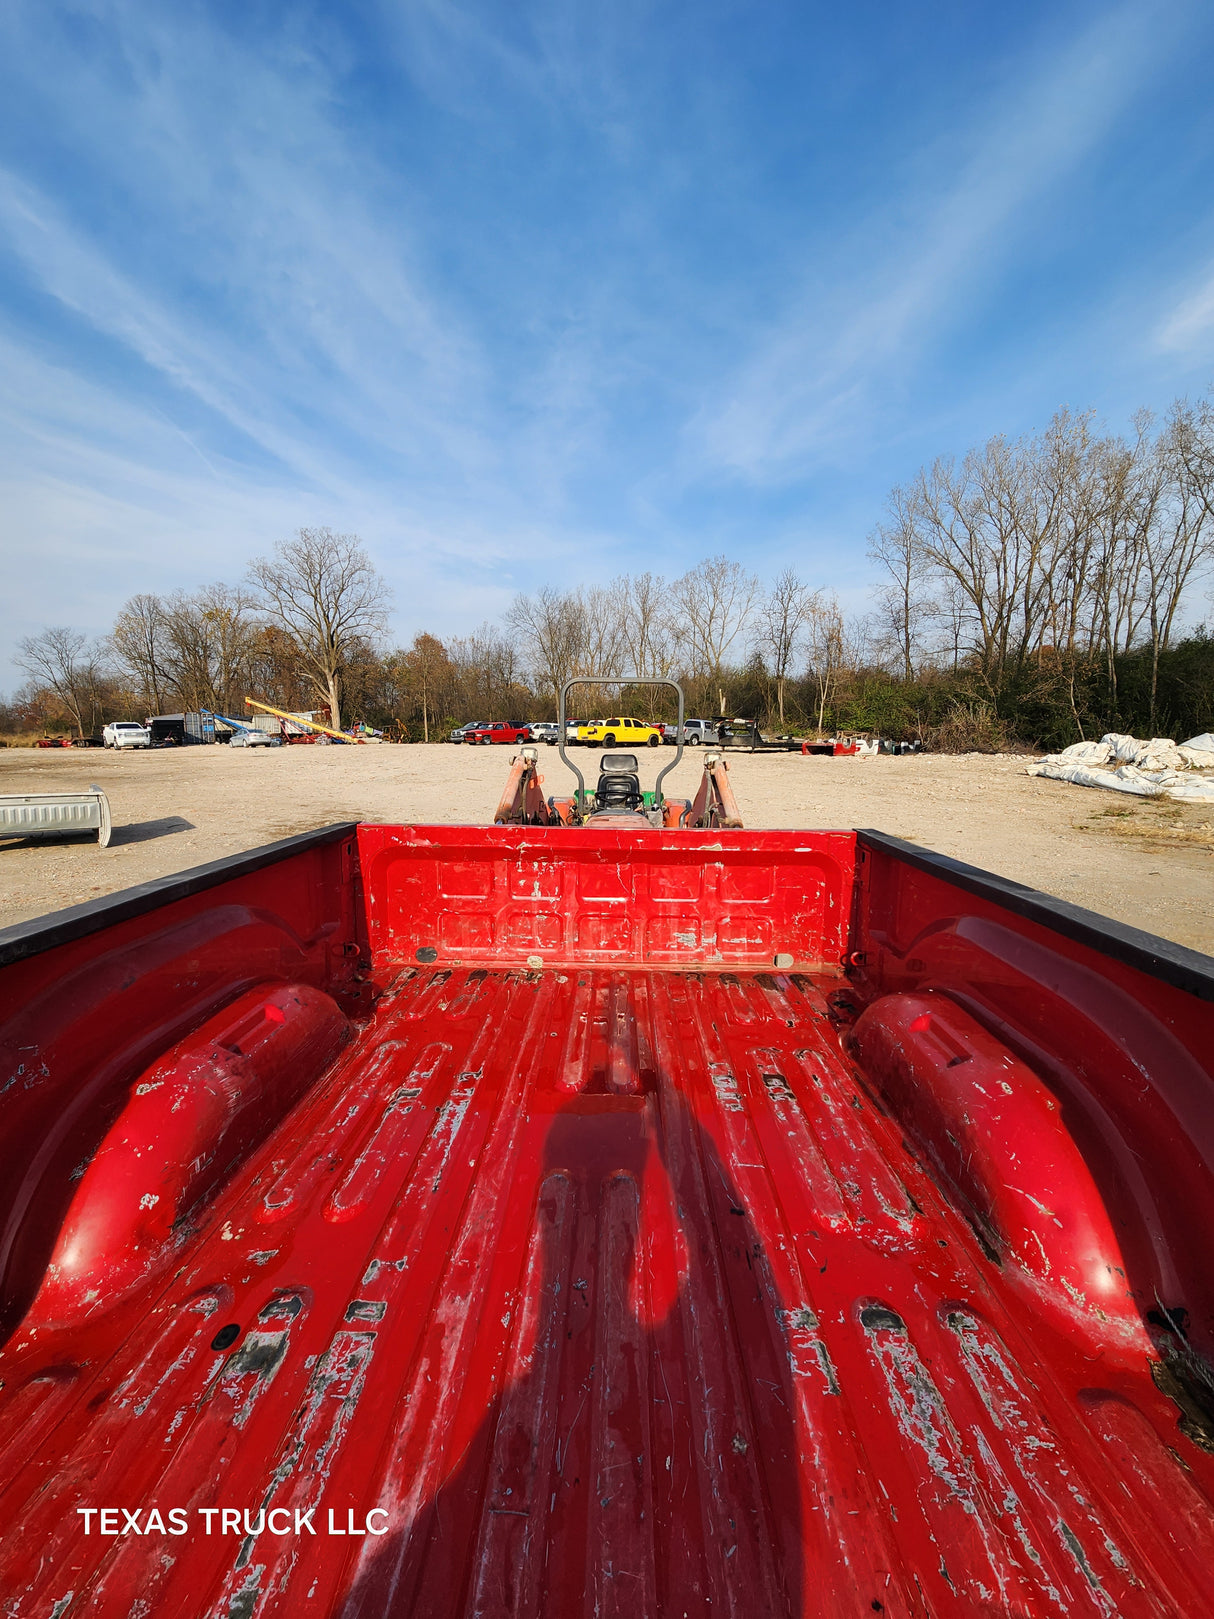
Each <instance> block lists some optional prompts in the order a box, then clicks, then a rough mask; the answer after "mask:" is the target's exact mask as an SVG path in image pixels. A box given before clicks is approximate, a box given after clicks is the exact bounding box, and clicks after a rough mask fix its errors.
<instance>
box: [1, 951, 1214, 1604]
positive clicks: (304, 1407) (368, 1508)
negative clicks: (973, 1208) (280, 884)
mask: <svg viewBox="0 0 1214 1619" xmlns="http://www.w3.org/2000/svg"><path fill="white" fill-rule="evenodd" d="M832 987H835V986H833V985H831V984H827V983H824V984H823V985H822V990H829V989H831V988H832ZM180 1264H181V1269H180V1270H179V1272H178V1274H177V1275H176V1276H175V1277H174V1278H173V1280H172V1281H171V1282H170V1283H168V1284H167V1285H165V1286H162V1287H161V1289H160V1291H159V1293H158V1296H157V1298H156V1301H155V1304H154V1307H152V1308H150V1309H149V1310H148V1311H147V1313H146V1315H145V1316H144V1317H143V1319H142V1320H141V1321H139V1322H138V1323H137V1324H135V1325H134V1326H133V1327H132V1328H130V1329H129V1330H126V1329H124V1335H123V1337H122V1338H121V1339H120V1340H119V1341H118V1342H117V1343H115V1344H111V1345H110V1346H109V1353H108V1355H107V1354H102V1355H100V1356H99V1357H98V1358H97V1360H96V1362H95V1363H94V1364H91V1365H88V1366H83V1367H82V1366H81V1365H80V1364H79V1359H78V1358H74V1355H77V1354H78V1351H76V1350H74V1349H73V1345H72V1344H71V1343H70V1342H65V1343H64V1344H62V1345H61V1346H60V1347H59V1349H58V1350H57V1352H56V1356H55V1360H54V1363H53V1364H44V1365H41V1366H39V1367H38V1368H36V1375H34V1376H33V1377H32V1378H28V1375H27V1378H26V1379H23V1380H22V1381H21V1382H20V1386H18V1387H10V1389H9V1390H8V1391H6V1398H7V1401H8V1404H7V1406H6V1408H5V1409H4V1410H3V1412H0V1422H2V1423H3V1429H2V1438H3V1442H4V1444H5V1446H6V1449H5V1451H4V1455H3V1459H2V1461H0V1477H2V1478H4V1479H5V1480H7V1481H8V1487H7V1489H6V1490H5V1492H4V1493H3V1495H2V1496H0V1521H2V1522H3V1524H4V1526H5V1528H6V1530H7V1531H8V1538H7V1543H6V1551H5V1563H4V1565H2V1566H0V1589H2V1590H3V1591H4V1593H5V1606H4V1608H3V1612H5V1613H6V1614H21V1615H27V1614H28V1615H34V1614H38V1615H51V1614H53V1615H56V1616H61V1615H64V1614H71V1615H75V1614H77V1613H89V1614H94V1613H105V1614H114V1615H118V1614H121V1615H123V1616H126V1615H130V1614H152V1615H156V1616H157V1619H161V1616H169V1615H176V1614H190V1615H194V1614H215V1615H229V1614H235V1615H243V1616H250V1615H254V1614H263V1613H281V1614H288V1613H289V1614H292V1615H294V1614H308V1613H315V1614H329V1613H342V1614H351V1615H353V1614H358V1615H377V1616H378V1615H388V1614H391V1615H399V1616H402V1619H403V1616H414V1615H434V1616H438V1615H444V1616H447V1615H451V1616H454V1615H461V1616H471V1615H505V1614H510V1615H520V1616H525V1615H548V1616H553V1619H558V1616H559V1619H570V1616H574V1615H586V1616H591V1615H614V1614H619V1615H627V1616H628V1619H640V1616H643V1615H645V1616H647V1615H654V1616H658V1615H660V1616H662V1619H676V1616H679V1615H688V1616H699V1615H716V1614H734V1615H738V1616H742V1615H746V1616H757V1615H767V1614H781V1615H801V1614H814V1615H817V1614H840V1615H841V1614H847V1615H868V1614H874V1613H884V1614H887V1615H906V1614H915V1615H928V1614H931V1615H946V1614H947V1615H958V1616H961V1615H964V1616H966V1619H970V1616H974V1615H984V1614H989V1615H1004V1614H1016V1615H1029V1614H1046V1613H1050V1614H1052V1613H1070V1614H1108V1615H1116V1614H1122V1613H1135V1614H1138V1613H1143V1614H1152V1613H1153V1614H1159V1615H1161V1616H1162V1615H1175V1614H1177V1613H1183V1614H1194V1615H1196V1614H1200V1613H1208V1612H1214V1577H1212V1575H1211V1571H1210V1569H1211V1561H1210V1559H1209V1558H1208V1557H1205V1558H1203V1559H1195V1558H1194V1557H1193V1556H1192V1553H1191V1548H1192V1547H1193V1546H1194V1545H1204V1546H1205V1547H1206V1548H1207V1549H1208V1548H1209V1547H1210V1546H1211V1545H1214V1535H1212V1533H1211V1530H1212V1527H1214V1519H1212V1516H1211V1511H1210V1507H1209V1504H1208V1502H1207V1500H1206V1498H1205V1497H1204V1495H1202V1494H1201V1493H1200V1491H1199V1488H1198V1485H1197V1483H1196V1481H1195V1475H1193V1474H1190V1473H1189V1472H1187V1471H1186V1469H1185V1468H1184V1466H1183V1465H1182V1464H1181V1463H1180V1462H1179V1461H1178V1460H1177V1459H1176V1455H1175V1450H1174V1446H1175V1445H1176V1444H1177V1443H1179V1442H1180V1441H1178V1440H1177V1439H1176V1438H1175V1436H1174V1417H1175V1411H1174V1408H1172V1407H1170V1406H1168V1405H1167V1403H1166V1402H1164V1401H1163V1400H1162V1397H1161V1396H1159V1395H1158V1394H1157V1393H1156V1391H1155V1390H1154V1388H1153V1387H1152V1385H1151V1383H1150V1380H1149V1377H1148V1376H1147V1374H1146V1370H1145V1367H1144V1368H1143V1371H1142V1374H1141V1377H1139V1378H1137V1379H1132V1378H1131V1379H1129V1380H1128V1381H1127V1377H1126V1375H1124V1374H1123V1375H1121V1376H1120V1378H1119V1380H1116V1381H1114V1380H1104V1379H1102V1373H1101V1368H1100V1366H1099V1365H1098V1364H1093V1363H1092V1362H1091V1361H1085V1360H1084V1359H1083V1356H1082V1354H1081V1352H1080V1351H1079V1350H1078V1349H1077V1350H1076V1351H1075V1355H1074V1368H1073V1375H1069V1376H1060V1375H1059V1370H1058V1368H1059V1366H1060V1365H1065V1364H1066V1360H1065V1353H1060V1351H1059V1349H1058V1347H1057V1344H1056V1343H1055V1345H1054V1346H1053V1349H1052V1351H1051V1354H1050V1357H1049V1365H1050V1369H1049V1371H1048V1373H1047V1372H1046V1371H1045V1370H1044V1369H1043V1368H1044V1365H1045V1360H1044V1358H1043V1357H1042V1356H1041V1355H1040V1354H1039V1347H1040V1346H1037V1347H1035V1346H1034V1343H1033V1341H1032V1339H1031V1337H1030V1336H1029V1335H1027V1334H1026V1332H1025V1331H1024V1330H1023V1329H1024V1327H1025V1325H1026V1323H1024V1322H1023V1321H1022V1320H1020V1319H1019V1316H1020V1314H1021V1313H1022V1312H1023V1308H1024V1307H1023V1306H1022V1305H1020V1304H1019V1303H1018V1302H1017V1299H1016V1295H1014V1294H1013V1293H1012V1291H1011V1290H1010V1289H1009V1288H1008V1286H1007V1284H1006V1281H1005V1278H1004V1277H1003V1275H1002V1273H1001V1270H1000V1268H999V1266H998V1265H997V1264H996V1263H994V1262H993V1261H992V1259H990V1258H989V1257H987V1256H986V1255H985V1254H984V1251H983V1248H982V1247H981V1245H980V1244H979V1242H978V1241H977V1239H976V1238H975V1236H974V1235H973V1233H972V1232H971V1230H970V1228H969V1226H968V1225H967V1224H966V1223H965V1221H964V1220H963V1219H961V1218H960V1217H959V1216H958V1215H957V1214H956V1213H955V1212H954V1211H953V1210H952V1209H950V1208H949V1207H948V1206H947V1205H946V1204H945V1203H944V1202H943V1201H942V1198H941V1195H940V1193H939V1191H938V1190H937V1189H936V1187H935V1185H934V1183H933V1182H932V1181H931V1179H930V1178H929V1177H928V1176H927V1175H926V1174H925V1172H924V1170H923V1169H922V1168H921V1166H920V1165H919V1163H918V1162H917V1160H916V1159H915V1157H914V1156H913V1155H912V1153H911V1152H910V1150H909V1149H908V1147H907V1145H906V1144H905V1143H904V1141H903V1139H902V1135H901V1132H900V1131H899V1129H898V1128H897V1126H896V1125H895V1124H894V1123H893V1122H892V1121H891V1120H890V1119H888V1118H886V1117H885V1116H883V1114H882V1113H881V1111H880V1110H879V1109H878V1108H877V1107H875V1106H874V1103H873V1101H872V1100H871V1098H870V1097H869V1096H868V1095H867V1093H866V1092H865V1090H864V1088H863V1086H862V1085H861V1084H860V1083H858V1081H857V1078H856V1076H855V1075H854V1073H853V1071H852V1070H851V1068H850V1066H849V1064H848V1063H847V1062H846V1060H845V1059H844V1058H843V1057H842V1056H841V1054H840V1048H839V1043H838V1036H837V1033H836V1030H835V1027H834V1025H833V1024H832V1022H831V1019H830V1017H829V1016H828V1008H827V1004H826V1001H825V1000H824V998H823V994H822V993H821V992H820V990H819V989H818V988H815V987H814V985H813V984H811V983H810V982H809V981H808V980H797V981H795V982H794V981H792V980H790V979H788V978H786V977H783V976H777V977H772V976H768V975H747V974H738V975H730V974H722V975H715V976H708V975H704V976H700V975H695V974H688V975H679V974H671V973H650V972H624V971H618V972H607V971H583V972H569V973H555V972H539V973H535V974H530V975H527V974H523V973H515V972H503V973H494V972H489V973H485V972H467V971H463V972H451V973H448V972H434V971H432V970H429V969H424V970H422V971H414V970H410V971H407V972H405V973H404V974H403V975H402V976H401V978H400V979H399V980H398V981H397V983H396V985H395V986H394V987H393V989H392V990H391V991H390V992H389V993H388V994H387V995H386V996H385V997H384V998H383V1000H382V1001H381V1003H380V1006H379V1009H378V1012H377V1014H376V1018H375V1020H374V1022H373V1024H372V1025H371V1026H370V1027H368V1028H367V1029H365V1030H364V1031H362V1032H361V1033H360V1035H359V1036H358V1039H357V1040H356V1042H355V1043H354V1044H353V1045H352V1046H351V1047H350V1048H348V1050H347V1051H346V1053H345V1054H344V1055H343V1057H342V1058H341V1060H340V1061H339V1062H338V1064H337V1065H336V1066H335V1067H334V1068H333V1069H332V1070H331V1071H330V1073H329V1074H328V1075H327V1076H326V1078H325V1079H324V1080H323V1081H322V1082H321V1083H320V1084H319V1085H318V1086H317V1087H316V1088H314V1090H313V1091H312V1093H311V1094H310V1095H309V1097H308V1098H307V1099H306V1100H305V1101H304V1103H303V1104H301V1106H300V1107H298V1108H297V1109H296V1110H295V1112H294V1113H293V1114H292V1115H291V1116H290V1117H289V1118H288V1119H287V1120H286V1122H285V1123H284V1124H283V1125H282V1126H281V1127H280V1128H279V1129H278V1131H277V1132H276V1133H275V1135H274V1136H273V1137H271V1139H270V1140H269V1141H268V1142H267V1143H266V1144H265V1146H264V1147H263V1148H262V1149H261V1150H260V1151H259V1152H258V1153H257V1154H256V1155H255V1156H254V1157H253V1158H251V1159H250V1161H249V1162H248V1164H247V1165H246V1166H245V1167H244V1168H243V1170H242V1171H241V1172H240V1174H239V1175H238V1176H237V1177H236V1178H235V1179H234V1180H232V1181H231V1182H230V1183H229V1184H228V1186H227V1187H226V1189H225V1190H224V1191H223V1193H222V1194H221V1195H220V1197H219V1198H218V1200H217V1201H216V1203H215V1205H214V1207H213V1209H212V1211H211V1213H210V1215H209V1216H208V1218H207V1220H206V1222H205V1225H204V1227H203V1228H202V1230H201V1231H200V1232H199V1234H198V1235H197V1236H196V1237H195V1238H194V1239H193V1240H192V1242H191V1243H190V1244H189V1245H188V1246H186V1247H185V1248H184V1249H183V1251H182V1254H181V1257H180ZM226 1326H231V1327H234V1328H237V1329H239V1336H237V1335H236V1334H235V1333H231V1334H229V1338H231V1339H234V1340H235V1341H234V1343H233V1344H232V1345H231V1347H226V1346H225V1342H224V1334H223V1330H222V1329H223V1328H224V1327H226ZM215 1343H218V1344H220V1346H221V1347H220V1348H218V1349H214V1348H212V1345H213V1344H215ZM1169 1423H1170V1424H1171V1428H1170V1430H1167V1431H1161V1430H1164V1429H1165V1428H1166V1425H1167V1424H1169ZM119 1480H120V1481H121V1483H119V1482H118V1481H119ZM108 1481H113V1483H112V1484H110V1483H109V1482H108ZM84 1503H88V1504H90V1505H101V1504H108V1505H109V1506H110V1507H112V1508H114V1509H118V1510H119V1511H120V1509H123V1508H126V1509H128V1511H133V1512H135V1513H136V1514H137V1522H138V1524H139V1526H140V1528H141V1530H143V1531H145V1532H140V1533H136V1532H134V1530H131V1529H128V1532H127V1533H126V1534H125V1535H123V1534H119V1535H115V1536H108V1537H107V1536H103V1535H102V1534H101V1533H99V1529H100V1527H101V1525H100V1520H99V1519H97V1518H94V1519H93V1520H91V1525H90V1532H89V1534H87V1535H86V1534H85V1533H84V1530H83V1520H82V1518H81V1517H80V1516H79V1515H78V1514H77V1510H76V1509H77V1507H78V1506H80V1505H81V1504H84ZM212 1508H218V1509H220V1512H222V1509H224V1508H227V1509H229V1511H231V1510H233V1509H234V1510H236V1511H238V1512H242V1513H243V1512H246V1511H247V1513H248V1518H247V1519H243V1518H242V1519H241V1521H240V1523H239V1524H238V1525H237V1526H232V1525H231V1520H229V1524H228V1529H229V1532H227V1533H225V1532H224V1522H223V1519H222V1517H221V1516H220V1515H219V1514H218V1513H217V1514H214V1515H213V1516H212V1517H211V1519H210V1531H211V1532H210V1533H206V1532H204V1527H203V1526H204V1524H205V1523H206V1522H207V1520H206V1518H205V1517H204V1516H203V1515H202V1514H203V1512H204V1511H205V1510H206V1509H212ZM152 1509H157V1510H158V1512H159V1513H160V1515H161V1517H162V1518H163V1519H164V1520H165V1521H166V1524H167V1522H168V1515H169V1513H170V1511H171V1510H172V1509H178V1510H179V1511H180V1512H182V1513H184V1514H185V1515H186V1517H185V1521H186V1522H187V1524H188V1529H187V1532H186V1533H185V1534H183V1535H174V1534H172V1533H169V1532H166V1533H164V1534H161V1533H160V1532H159V1531H158V1530H157V1529H156V1528H155V1527H154V1525H153V1526H152V1528H151V1532H150V1533H149V1532H146V1529H147V1525H148V1521H149V1520H148V1515H149V1514H150V1513H151V1511H152ZM275 1509H285V1512H282V1511H281V1510H280V1514H279V1516H277V1517H276V1518H273V1519H272V1520H271V1521H272V1522H273V1523H275V1524H277V1525H282V1524H283V1523H284V1522H286V1523H288V1524H289V1525H290V1531H289V1532H287V1533H282V1534H276V1533H272V1532H271V1530H270V1527H269V1526H268V1525H267V1527H266V1529H265V1530H264V1532H262V1533H261V1534H256V1535H255V1534H250V1533H246V1531H247V1530H249V1529H252V1530H255V1529H257V1527H258V1524H259V1521H260V1520H259V1518H258V1514H259V1513H261V1512H265V1513H267V1514H270V1513H273V1512H274V1510H275ZM373 1509H380V1514H381V1515H380V1516H376V1517H373V1518H372V1519H371V1520H370V1521H371V1525H372V1528H373V1529H386V1532H385V1533H382V1534H374V1533H372V1534H363V1535H361V1536H359V1535H357V1534H353V1533H352V1531H354V1530H357V1529H360V1528H365V1527H366V1525H367V1522H368V1518H367V1515H368V1513H369V1512H372V1511H373ZM118 1522H119V1525H120V1526H121V1525H122V1519H121V1516H119V1519H118ZM340 1531H345V1533H340Z"/></svg>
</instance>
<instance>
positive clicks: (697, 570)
mask: <svg viewBox="0 0 1214 1619" xmlns="http://www.w3.org/2000/svg"><path fill="white" fill-rule="evenodd" d="M759 589H760V586H759V581H758V580H757V579H756V578H755V576H754V574H752V573H747V572H746V570H745V568H743V566H742V564H741V563H740V562H731V561H730V560H729V558H728V557H724V556H717V557H709V558H708V559H707V560H706V561H704V562H701V563H699V564H698V565H697V566H696V567H694V568H692V569H691V570H690V571H689V572H687V573H685V574H684V575H683V577H682V578H681V579H676V580H675V582H674V584H673V585H672V586H671V587H670V594H671V601H672V605H673V609H674V613H673V615H672V616H673V619H674V623H675V626H676V634H677V635H678V637H679V641H680V643H681V646H682V650H683V652H684V655H685V657H686V659H687V666H688V668H687V672H688V673H689V674H691V675H693V676H697V675H699V676H706V677H708V678H709V679H711V680H712V681H713V682H714V684H715V686H716V689H717V698H718V702H719V704H720V707H719V712H720V713H721V714H722V715H723V714H724V713H725V682H724V674H725V660H726V657H727V656H728V654H729V652H730V650H731V648H733V647H734V646H735V645H736V643H737V642H738V640H739V639H740V637H741V636H742V634H743V632H744V631H745V629H746V628H747V626H748V625H749V623H750V619H751V615H752V613H753V611H754V607H755V602H756V600H757V598H758V595H759Z"/></svg>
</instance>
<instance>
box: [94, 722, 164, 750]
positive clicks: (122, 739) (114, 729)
mask: <svg viewBox="0 0 1214 1619" xmlns="http://www.w3.org/2000/svg"><path fill="white" fill-rule="evenodd" d="M101 739H102V741H103V742H104V743H105V745H106V747H107V748H150V747H151V745H152V733H151V732H150V731H149V730H148V728H147V726H146V725H140V724H138V723H137V722H136V721H135V720H111V721H110V723H109V724H108V725H107V726H106V728H105V730H104V731H102V733H101Z"/></svg>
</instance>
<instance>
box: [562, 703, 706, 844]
mask: <svg viewBox="0 0 1214 1619" xmlns="http://www.w3.org/2000/svg"><path fill="white" fill-rule="evenodd" d="M574 686H672V687H673V688H674V690H675V691H676V692H677V693H678V697H679V729H678V731H677V732H676V736H677V738H678V746H677V747H676V748H675V753H674V758H673V759H672V760H671V761H670V763H669V764H668V765H667V766H666V768H665V769H664V770H659V771H658V779H657V781H655V782H654V784H653V796H654V801H655V803H658V804H660V803H661V802H662V782H663V780H664V779H665V778H666V777H667V776H668V775H669V774H670V772H671V771H672V770H673V769H674V767H675V765H677V764H678V762H679V760H680V759H681V758H682V757H683V688H682V686H680V685H679V683H678V681H677V680H647V679H645V678H644V677H643V676H641V675H623V676H618V677H617V676H607V677H602V676H599V675H575V676H574V678H573V679H572V680H567V681H566V682H565V684H564V685H563V686H562V687H561V700H560V703H559V704H558V707H557V716H556V745H557V747H558V748H559V749H560V750H561V758H562V759H563V760H564V761H565V763H566V764H567V765H568V766H569V768H570V770H572V771H573V773H574V775H575V776H576V777H577V785H578V800H577V802H578V810H579V812H580V811H581V808H582V806H583V804H584V802H585V798H586V779H585V777H584V776H583V775H582V772H581V771H580V770H579V769H578V767H577V766H576V765H575V764H574V762H573V760H572V759H571V758H570V757H569V755H568V754H567V753H566V752H565V698H566V696H567V695H568V693H569V692H570V690H571V689H572V688H573V687H574Z"/></svg>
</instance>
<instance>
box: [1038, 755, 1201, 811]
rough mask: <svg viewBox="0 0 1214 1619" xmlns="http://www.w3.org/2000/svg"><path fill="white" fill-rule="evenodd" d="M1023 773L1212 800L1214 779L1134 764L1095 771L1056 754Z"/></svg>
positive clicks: (1127, 790) (1154, 794)
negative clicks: (1148, 769)
mask: <svg viewBox="0 0 1214 1619" xmlns="http://www.w3.org/2000/svg"><path fill="white" fill-rule="evenodd" d="M1025 775H1026V776H1045V777H1047V778H1048V779H1049V780H1050V781H1070V782H1074V783H1075V785H1076V786H1077V787H1104V788H1107V789H1109V790H1110V791H1112V792H1115V793H1133V794H1134V795H1135V796H1136V797H1138V798H1159V797H1166V798H1188V799H1196V800H1200V801H1202V802H1210V803H1214V781H1210V780H1208V779H1207V778H1206V777H1204V776H1189V775H1181V773H1180V772H1179V771H1177V770H1156V771H1151V772H1147V771H1145V770H1140V769H1139V768H1138V766H1137V765H1122V766H1121V768H1120V769H1119V770H1096V769H1093V768H1092V766H1090V765H1073V764H1067V763H1066V762H1065V760H1063V759H1062V758H1060V757H1058V756H1055V757H1053V758H1049V759H1039V760H1038V761H1037V762H1036V763H1035V764H1031V765H1029V766H1027V768H1026V770H1025Z"/></svg>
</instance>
